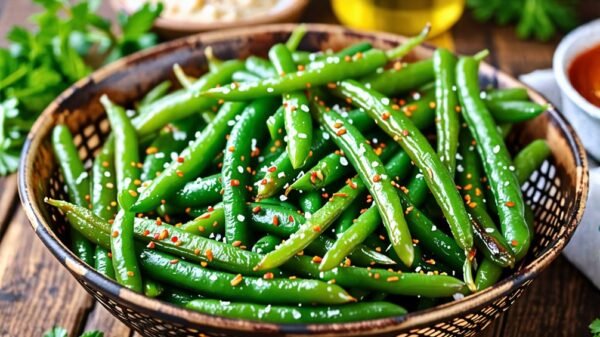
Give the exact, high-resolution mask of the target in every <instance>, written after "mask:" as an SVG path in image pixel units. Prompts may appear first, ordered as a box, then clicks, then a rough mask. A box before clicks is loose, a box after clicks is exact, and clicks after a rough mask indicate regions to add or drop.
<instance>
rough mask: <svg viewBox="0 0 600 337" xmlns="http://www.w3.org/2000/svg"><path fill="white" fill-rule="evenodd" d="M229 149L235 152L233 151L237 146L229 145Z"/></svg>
mask: <svg viewBox="0 0 600 337" xmlns="http://www.w3.org/2000/svg"><path fill="white" fill-rule="evenodd" d="M227 150H228V151H229V152H233V151H235V146H233V145H232V146H230V147H229V148H228V149H227Z"/></svg>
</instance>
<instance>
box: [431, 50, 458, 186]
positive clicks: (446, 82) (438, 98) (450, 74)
mask: <svg viewBox="0 0 600 337" xmlns="http://www.w3.org/2000/svg"><path fill="white" fill-rule="evenodd" d="M433 68H434V73H435V113H436V118H437V121H438V122H437V123H436V124H435V126H436V130H437V153H438V155H439V156H440V159H441V160H442V163H443V164H445V165H446V168H447V169H448V171H449V172H450V176H454V169H455V167H456V151H457V149H458V132H459V116H458V110H457V109H458V108H459V105H458V97H457V96H456V92H455V91H454V88H456V80H455V78H454V73H455V71H454V70H455V68H456V57H455V56H454V54H452V53H451V52H450V51H448V50H447V49H443V48H438V49H436V50H435V52H434V53H433Z"/></svg>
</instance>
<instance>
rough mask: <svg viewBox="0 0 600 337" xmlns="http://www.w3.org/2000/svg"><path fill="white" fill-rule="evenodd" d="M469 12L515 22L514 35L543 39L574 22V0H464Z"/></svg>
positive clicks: (575, 24)
mask: <svg viewBox="0 0 600 337" xmlns="http://www.w3.org/2000/svg"><path fill="white" fill-rule="evenodd" d="M467 4H468V6H469V7H470V8H471V9H472V10H473V16H474V17H475V18H476V19H477V20H480V21H490V20H495V22H496V23H498V24H501V25H504V24H508V23H511V22H517V36H518V37H519V38H522V39H529V38H536V39H538V40H540V41H547V40H549V39H551V38H552V37H554V36H555V35H556V33H557V31H559V30H560V31H569V30H571V29H573V28H574V27H576V26H577V24H578V19H577V12H576V10H575V8H576V5H577V0H468V1H467Z"/></svg>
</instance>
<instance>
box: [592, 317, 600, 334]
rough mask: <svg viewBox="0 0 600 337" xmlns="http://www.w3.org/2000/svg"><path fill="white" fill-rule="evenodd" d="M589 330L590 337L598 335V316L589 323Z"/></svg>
mask: <svg viewBox="0 0 600 337" xmlns="http://www.w3.org/2000/svg"><path fill="white" fill-rule="evenodd" d="M590 332H591V333H592V337H600V318H596V319H595V320H593V321H592V323H591V324H590Z"/></svg>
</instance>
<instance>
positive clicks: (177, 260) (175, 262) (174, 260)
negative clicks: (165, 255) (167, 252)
mask: <svg viewBox="0 0 600 337" xmlns="http://www.w3.org/2000/svg"><path fill="white" fill-rule="evenodd" d="M169 263H170V264H177V263H179V259H173V260H171V261H169Z"/></svg>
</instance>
